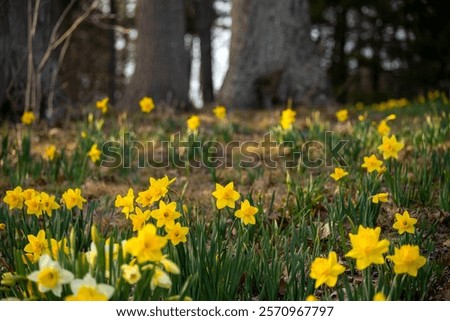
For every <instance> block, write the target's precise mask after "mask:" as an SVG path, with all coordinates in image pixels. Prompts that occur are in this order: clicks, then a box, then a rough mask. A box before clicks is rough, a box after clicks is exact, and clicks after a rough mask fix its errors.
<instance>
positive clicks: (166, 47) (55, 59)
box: [0, 0, 450, 121]
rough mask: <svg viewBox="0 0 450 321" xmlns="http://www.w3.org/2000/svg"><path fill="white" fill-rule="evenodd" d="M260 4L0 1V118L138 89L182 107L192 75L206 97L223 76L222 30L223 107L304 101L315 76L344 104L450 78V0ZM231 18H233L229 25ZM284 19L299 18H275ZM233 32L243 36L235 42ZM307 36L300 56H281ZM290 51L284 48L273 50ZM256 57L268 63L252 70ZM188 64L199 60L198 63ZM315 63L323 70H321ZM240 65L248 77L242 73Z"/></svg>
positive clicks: (76, 107)
mask: <svg viewBox="0 0 450 321" xmlns="http://www.w3.org/2000/svg"><path fill="white" fill-rule="evenodd" d="M266 2H267V1H254V0H170V1H162V0H146V1H138V0H78V1H75V0H15V1H12V0H0V72H1V74H0V110H1V116H2V119H6V118H9V119H13V120H17V119H19V116H20V114H21V113H22V112H23V110H24V109H30V108H31V109H33V110H35V111H36V112H37V113H38V114H40V116H41V118H42V117H45V118H47V119H49V120H52V121H58V120H60V119H64V118H65V117H73V116H77V115H79V114H80V111H81V110H82V109H83V108H84V107H85V106H88V105H92V104H93V103H94V102H95V101H96V100H97V99H100V98H103V97H106V96H108V97H109V98H110V101H111V102H112V103H113V104H114V103H115V102H121V103H120V104H119V103H116V104H115V105H116V108H117V109H122V108H129V107H133V106H135V105H136V102H137V101H138V100H139V99H140V98H141V97H142V96H144V95H149V96H153V97H154V98H155V100H156V101H160V102H165V103H169V104H171V105H174V106H175V105H178V106H180V105H181V106H189V105H190V101H189V100H190V98H189V96H188V90H189V84H191V91H192V89H193V87H192V83H193V79H194V78H195V77H197V78H198V82H199V83H200V85H199V86H198V91H199V94H198V95H197V96H198V97H200V99H201V100H202V102H203V103H205V104H207V105H208V104H209V105H210V104H213V103H214V102H215V94H216V92H215V91H214V90H216V91H217V90H218V88H219V87H220V82H221V79H219V80H217V77H213V76H214V75H215V74H217V72H218V68H217V66H218V65H219V64H221V65H225V66H226V65H227V63H226V62H224V61H217V59H223V60H226V59H225V58H224V55H223V54H222V56H220V57H219V56H217V55H216V56H215V55H214V54H215V53H214V50H215V48H214V46H213V43H214V41H216V42H215V43H216V46H217V39H218V38H217V35H218V34H230V33H233V35H232V38H233V39H234V40H232V41H231V46H230V53H231V57H230V58H231V59H230V66H229V67H230V68H229V72H228V74H229V75H228V76H227V80H226V81H225V84H224V86H223V88H222V91H221V93H220V96H221V98H222V99H221V100H222V101H223V102H225V103H227V104H230V105H236V106H239V105H241V106H245V105H254V106H256V107H257V106H270V105H271V104H284V103H285V101H286V99H287V97H290V96H296V95H297V96H296V97H295V98H296V99H295V100H296V101H304V102H306V101H308V99H307V98H308V95H309V96H311V95H310V94H311V92H310V91H309V90H307V88H313V87H317V86H316V85H317V84H321V85H323V88H322V89H320V90H318V91H317V93H319V95H318V96H320V93H323V94H324V96H327V95H326V94H325V93H326V92H327V90H326V86H327V83H328V82H329V83H331V86H330V87H332V93H333V95H334V98H335V99H336V100H337V101H339V102H341V103H352V102H356V101H363V102H366V103H370V102H377V101H382V100H385V99H387V98H392V97H415V96H417V95H418V94H421V93H426V92H427V91H428V90H431V89H439V90H444V91H447V90H448V88H449V87H450V65H449V64H450V41H449V40H450V23H449V21H450V20H449V19H448V10H447V4H446V2H445V1H438V0H418V1H413V0H380V1H375V0H368V1H364V2H362V1H356V0H317V1H309V9H306V8H308V3H307V2H308V1H306V0H302V1H286V4H289V5H286V4H284V6H285V7H286V8H288V7H289V8H291V9H292V8H294V9H295V8H300V9H301V10H300V9H299V10H298V11H297V15H288V14H287V13H289V12H290V11H289V10H291V9H289V8H288V9H289V10H288V11H286V10H281V9H282V7H283V4H280V3H278V2H277V4H276V5H275V3H270V2H267V3H266ZM231 4H234V6H235V8H234V9H233V17H231V10H230V8H231ZM248 8H251V10H247V9H248ZM294 9H292V10H294ZM292 10H291V11H292ZM294 11H295V10H294ZM294 11H292V12H294ZM236 17H237V18H236ZM231 18H233V19H235V20H236V21H235V23H234V25H236V26H238V27H236V28H235V27H233V30H231V27H230V26H231ZM308 20H310V22H311V23H309V21H308ZM229 21H230V22H229ZM289 21H291V22H292V23H291V26H294V25H297V27H291V28H282V27H280V26H283V25H284V26H286V24H289V23H290V22H289ZM302 21H307V22H306V23H303V24H302ZM288 22H289V23H288ZM239 25H240V26H241V27H242V28H241V27H239ZM72 27H74V28H72ZM265 30H266V31H265ZM283 30H284V31H283ZM67 31H70V32H69V33H66V32H67ZM246 32H250V33H252V34H250V35H249V34H246ZM276 32H278V35H279V36H276V35H275V33H276ZM280 32H281V33H280ZM283 32H285V33H284V34H283ZM293 33H296V35H295V36H294V35H293ZM258 35H259V36H258ZM61 37H62V38H61ZM219 38H221V39H223V40H222V41H228V40H227V39H229V37H228V36H227V37H219ZM240 38H242V39H244V38H245V39H244V40H243V41H241V45H240V48H241V50H240V51H239V50H237V49H236V46H237V45H236V44H237V43H239V42H238V41H237V40H238V39H240ZM258 39H259V40H258ZM271 39H272V40H271ZM310 39H311V40H312V42H311V40H310ZM59 40H61V41H59ZM283 41H284V42H283ZM282 42H283V44H282V45H277V44H279V43H282ZM30 44H31V45H30ZM223 46H227V44H224V45H223ZM302 46H303V47H304V49H305V50H304V53H307V54H306V56H302V54H297V55H290V54H289V55H288V54H286V52H292V48H302ZM238 47H239V46H238ZM30 48H31V50H30ZM48 48H51V50H50V51H48ZM245 48H246V49H245ZM252 48H253V49H252ZM255 48H257V51H254V50H255ZM252 50H253V51H252ZM284 51H285V52H284ZM30 53H31V55H30ZM286 56H290V57H291V58H289V59H284V58H283V59H278V60H277V59H276V57H286ZM218 57H219V58H218ZM238 57H240V58H238ZM269 58H270V59H269ZM275 60H277V61H278V62H280V61H284V64H285V65H284V66H281V65H280V64H278V65H277V63H275V62H274V61H275ZM239 61H240V63H238V62H239ZM307 61H309V62H313V61H314V63H313V64H310V63H307ZM282 64H283V63H282ZM263 65H266V66H268V68H265V69H264V68H259V67H258V68H256V66H260V67H261V66H263ZM305 65H309V66H312V65H314V66H316V67H317V66H320V68H318V67H317V68H316V69H314V68H313V69H308V68H306V69H305V68H304V67H305ZM192 66H200V67H199V71H197V70H194V69H195V68H193V67H192ZM280 66H281V67H280ZM282 69H283V70H284V69H285V70H289V72H288V73H283V72H281V73H280V72H279V71H280V70H282ZM245 70H247V71H245ZM252 70H253V71H255V70H259V71H258V72H250V71H252ZM308 70H309V71H308ZM313 70H316V71H313ZM322 70H324V71H326V72H327V74H328V79H326V77H323V76H320V75H321V74H323V72H322ZM277 71H278V72H277ZM197 73H198V74H197ZM243 73H247V76H249V75H250V74H252V75H253V76H252V77H253V78H252V77H248V78H247V80H244V78H245V77H239V76H237V75H238V74H241V75H242V74H243ZM286 75H288V76H286ZM193 77H194V78H193ZM250 78H251V79H250ZM287 79H291V83H290V85H289V81H287ZM299 79H300V80H299ZM213 80H214V81H215V83H213ZM303 80H305V82H304V81H303ZM247 81H248V83H247ZM308 82H309V83H308ZM294 83H297V86H298V88H297V89H296V86H295V85H294ZM313 84H316V85H313ZM213 85H214V86H213ZM249 86H250V87H249ZM300 87H303V89H305V90H303V89H302V90H300V89H299V88H300ZM231 88H235V89H239V90H240V91H239V90H237V91H236V90H231ZM244 89H245V90H244ZM196 90H197V89H196ZM243 91H245V92H243ZM227 92H228V94H227ZM316 96H317V95H316ZM318 96H317V97H318ZM191 97H192V92H191ZM224 97H228V98H227V99H223V98H224ZM249 97H253V98H251V99H249ZM311 97H314V95H312V96H311ZM235 100H236V101H235ZM238 100H240V101H238ZM309 102H311V103H316V101H315V99H309ZM196 104H197V105H198V104H199V103H198V102H196Z"/></svg>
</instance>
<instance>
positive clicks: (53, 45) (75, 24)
mask: <svg viewBox="0 0 450 321" xmlns="http://www.w3.org/2000/svg"><path fill="white" fill-rule="evenodd" d="M99 5H100V1H94V2H92V4H91V6H90V7H89V8H88V9H87V10H86V11H85V12H84V13H83V14H82V15H81V16H79V17H78V18H77V19H76V20H75V21H74V22H73V24H72V25H71V26H70V27H69V29H67V30H66V32H65V33H64V34H62V35H61V37H59V38H58V39H57V40H55V41H54V42H53V43H50V44H49V46H48V47H47V50H46V51H45V54H44V55H43V57H42V59H41V62H40V63H39V66H38V72H39V71H41V70H42V68H44V66H45V64H46V63H47V61H48V59H49V58H50V55H51V53H52V51H53V50H55V49H56V48H57V47H58V46H59V45H60V44H62V43H63V42H64V41H65V40H66V39H67V37H69V36H70V35H71V34H72V33H73V31H74V30H75V29H76V28H77V27H78V26H79V25H80V24H81V23H82V22H83V21H84V20H85V19H86V18H87V17H88V16H89V15H90V14H91V12H92V11H93V10H95V8H97V7H98V6H99Z"/></svg>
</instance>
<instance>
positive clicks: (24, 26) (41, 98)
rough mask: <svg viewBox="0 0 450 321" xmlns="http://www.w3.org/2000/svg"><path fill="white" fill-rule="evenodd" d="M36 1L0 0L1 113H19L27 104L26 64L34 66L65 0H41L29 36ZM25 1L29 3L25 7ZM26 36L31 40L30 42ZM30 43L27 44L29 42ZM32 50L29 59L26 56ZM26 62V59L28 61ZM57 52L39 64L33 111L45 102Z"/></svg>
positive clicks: (41, 53) (48, 38)
mask: <svg viewBox="0 0 450 321" xmlns="http://www.w3.org/2000/svg"><path fill="white" fill-rule="evenodd" d="M36 3H37V2H36V1H31V0H0V70H1V74H0V106H1V110H2V115H5V114H6V113H8V116H11V113H10V112H14V113H15V114H19V113H21V112H22V111H23V110H24V109H25V108H28V107H30V106H29V104H28V106H26V105H27V102H26V99H25V92H26V87H27V79H28V75H29V70H30V68H33V69H34V70H36V68H37V66H38V65H39V63H40V62H41V60H42V57H43V56H44V53H45V51H46V50H47V47H48V44H49V41H50V36H51V33H52V30H53V27H54V26H55V23H56V21H57V20H58V18H59V17H60V15H61V13H62V12H63V10H64V7H65V4H66V1H65V0H41V1H40V3H39V8H38V9H39V10H38V15H37V22H36V29H35V33H34V35H33V36H32V37H31V38H29V37H28V36H29V30H30V29H31V26H30V25H29V21H28V20H29V19H28V18H29V13H30V12H31V13H34V8H35V5H36ZM29 4H32V6H31V7H29ZM29 39H31V40H32V41H31V42H30V41H29ZM29 44H31V48H30V46H29ZM30 50H31V51H32V54H33V55H32V58H33V59H32V60H28V58H29V56H28V54H29V52H30ZM29 62H30V63H29ZM57 64H58V53H57V52H56V51H54V52H53V53H52V54H51V55H50V57H49V59H48V61H47V63H46V64H45V65H44V67H43V68H42V70H41V72H40V74H39V77H40V82H39V88H38V89H39V95H38V96H37V98H38V99H37V100H38V101H35V104H34V106H35V108H37V110H35V111H37V112H39V111H41V112H42V111H43V108H45V107H46V106H47V103H46V102H47V101H46V99H47V98H48V95H49V92H50V90H52V88H51V87H52V86H51V78H52V73H53V71H54V70H55V68H57Z"/></svg>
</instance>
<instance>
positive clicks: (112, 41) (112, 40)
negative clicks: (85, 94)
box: [108, 0, 117, 105]
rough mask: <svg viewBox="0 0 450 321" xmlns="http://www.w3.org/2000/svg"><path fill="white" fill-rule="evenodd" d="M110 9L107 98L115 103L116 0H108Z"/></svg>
mask: <svg viewBox="0 0 450 321" xmlns="http://www.w3.org/2000/svg"><path fill="white" fill-rule="evenodd" d="M109 7H110V8H111V9H110V15H111V18H110V25H111V26H112V28H111V30H109V53H110V57H109V65H108V74H109V75H108V76H109V86H108V87H109V98H110V101H111V104H112V105H114V104H115V103H116V75H117V72H116V66H117V55H116V30H115V27H116V25H117V7H116V0H110V1H109Z"/></svg>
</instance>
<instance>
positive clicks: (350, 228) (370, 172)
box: [0, 93, 450, 300]
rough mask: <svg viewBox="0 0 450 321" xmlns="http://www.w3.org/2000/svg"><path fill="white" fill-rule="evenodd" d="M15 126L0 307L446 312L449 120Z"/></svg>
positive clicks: (377, 111)
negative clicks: (422, 304) (78, 303)
mask: <svg viewBox="0 0 450 321" xmlns="http://www.w3.org/2000/svg"><path fill="white" fill-rule="evenodd" d="M136 106H137V107H136V110H135V111H128V113H125V112H123V113H122V112H121V113H117V112H116V111H111V110H108V109H109V108H108V104H107V101H106V100H104V101H99V102H98V103H97V108H96V106H91V107H88V108H86V111H85V116H84V117H83V118H82V119H81V120H79V121H70V122H69V121H68V122H67V124H65V126H64V127H63V128H47V126H46V125H45V124H42V123H37V122H35V121H34V119H33V118H34V115H33V114H24V117H22V124H18V125H13V124H7V123H5V124H3V126H2V128H1V144H2V145H1V155H0V162H1V163H0V164H1V168H0V176H1V179H0V193H1V199H2V201H1V203H0V273H1V275H2V279H1V287H0V298H2V299H20V300H108V299H109V300H149V299H150V300H161V299H163V300H167V299H174V300H183V299H193V300H306V299H308V300H312V299H317V300H374V299H377V300H386V299H387V300H435V299H438V300H448V299H450V293H449V290H450V283H449V274H450V270H449V263H450V255H449V252H448V249H449V247H450V214H449V212H450V202H449V195H450V152H449V149H448V147H449V145H450V139H449V138H450V128H449V118H450V114H449V111H450V108H449V106H450V105H449V102H448V99H447V97H446V96H445V95H444V94H441V93H430V94H429V95H428V96H427V97H419V98H418V99H416V100H414V101H408V100H406V99H399V100H390V101H387V102H383V103H380V104H377V105H372V106H365V105H363V104H356V105H355V106H349V107H347V108H345V109H341V110H339V111H338V112H337V113H335V111H333V112H331V111H329V110H317V109H314V108H309V107H308V108H307V107H300V106H299V107H296V108H293V107H291V106H288V107H287V108H286V109H280V110H270V111H260V112H251V113H250V112H248V111H227V110H226V108H224V107H216V108H215V109H214V110H212V111H210V112H206V111H203V112H199V113H190V114H180V113H178V112H176V111H174V110H171V109H170V108H162V107H161V106H156V108H155V106H154V105H153V103H152V101H151V100H149V99H143V100H142V101H141V102H140V107H141V108H140V109H139V105H138V104H136Z"/></svg>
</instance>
